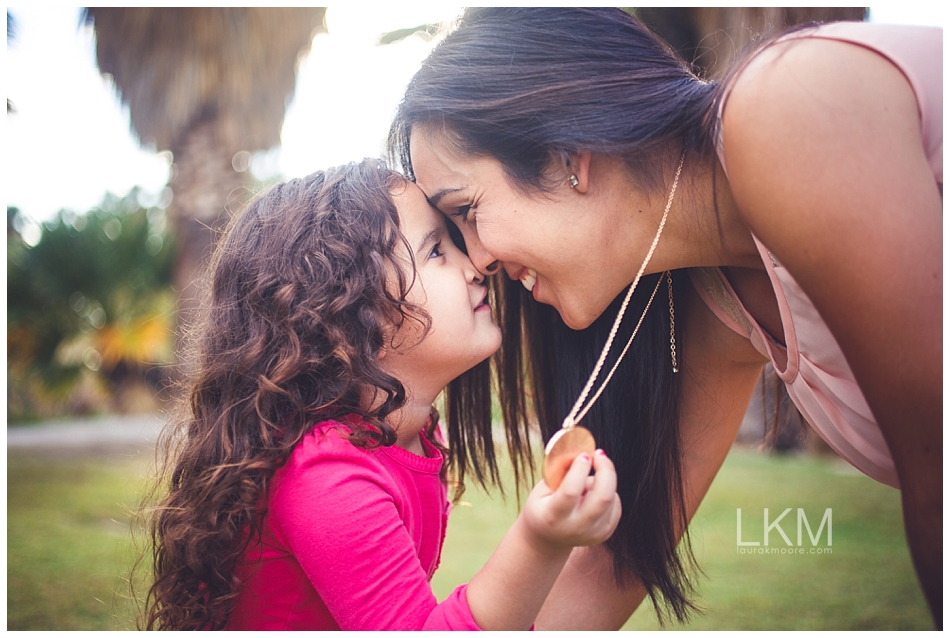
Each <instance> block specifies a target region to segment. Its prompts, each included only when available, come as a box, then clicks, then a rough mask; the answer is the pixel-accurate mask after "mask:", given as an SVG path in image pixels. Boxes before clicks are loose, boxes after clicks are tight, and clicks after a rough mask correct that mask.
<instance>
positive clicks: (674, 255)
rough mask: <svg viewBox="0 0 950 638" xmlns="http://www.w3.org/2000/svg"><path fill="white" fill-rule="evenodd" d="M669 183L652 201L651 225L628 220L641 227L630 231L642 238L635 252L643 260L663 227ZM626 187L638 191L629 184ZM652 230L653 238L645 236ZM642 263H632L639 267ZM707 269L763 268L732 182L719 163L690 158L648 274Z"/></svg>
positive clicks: (634, 219)
mask: <svg viewBox="0 0 950 638" xmlns="http://www.w3.org/2000/svg"><path fill="white" fill-rule="evenodd" d="M674 168H675V166H674ZM666 182H667V183H666V185H665V186H663V187H662V189H661V191H662V192H660V193H657V194H654V195H653V196H652V197H651V198H650V209H651V214H650V215H649V216H648V219H649V221H646V220H643V221H638V220H637V219H636V218H637V217H640V216H633V215H630V216H628V221H629V222H630V223H631V224H634V225H637V224H639V225H640V227H639V228H635V229H633V230H632V233H633V234H634V236H638V237H642V238H644V240H643V243H644V244H645V246H644V247H642V248H643V250H642V251H636V252H635V253H633V254H635V255H642V254H645V251H646V250H647V249H648V248H649V242H650V241H651V240H652V239H653V234H654V233H655V232H656V228H657V227H658V226H659V223H660V220H661V218H662V216H663V210H664V209H665V207H666V205H667V201H668V200H669V194H670V190H671V188H672V185H673V178H672V176H670V178H669V179H668V180H666ZM628 187H629V188H631V189H634V188H635V186H633V185H632V184H630V183H629V182H628ZM644 226H645V227H646V228H644ZM650 229H652V232H646V231H647V230H650ZM626 236H627V237H630V236H631V234H626ZM628 254H631V253H629V252H628ZM640 259H642V258H641V257H637V259H634V260H633V261H636V262H637V263H636V264H635V265H636V266H637V267H639V265H640V262H639V260H640ZM631 263H632V262H631ZM703 266H735V267H741V268H761V267H762V260H761V257H760V256H759V253H758V250H757V249H756V246H755V242H754V240H753V239H752V233H751V231H750V230H749V228H748V226H746V224H745V222H744V221H743V220H742V218H741V217H740V216H739V213H738V210H737V208H736V205H735V201H734V200H733V197H732V191H731V189H730V187H729V180H728V179H727V178H726V174H725V172H724V171H723V169H722V166H721V164H720V163H719V160H718V158H715V159H714V160H712V161H709V160H696V159H692V158H691V159H689V160H687V162H686V163H685V164H684V165H683V171H682V174H681V176H680V181H679V184H678V186H677V190H676V193H675V194H674V197H673V202H672V205H671V206H670V212H669V215H668V217H667V221H666V225H665V227H664V229H663V234H662V235H661V237H660V241H659V243H658V244H657V248H656V252H655V253H654V255H653V259H652V260H651V261H650V264H649V267H648V268H647V271H646V272H647V273H655V272H663V271H664V270H675V269H678V268H693V267H703Z"/></svg>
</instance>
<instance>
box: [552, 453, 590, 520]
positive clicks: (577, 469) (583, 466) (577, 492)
mask: <svg viewBox="0 0 950 638" xmlns="http://www.w3.org/2000/svg"><path fill="white" fill-rule="evenodd" d="M591 464H592V460H591V458H590V455H589V454H586V453H582V454H578V455H577V456H576V457H574V461H573V462H572V463H571V468H570V469H569V470H568V471H567V474H565V475H564V480H562V481H561V484H560V485H559V486H558V488H557V490H556V491H555V492H554V495H555V496H556V497H560V498H559V499H558V500H559V501H563V505H562V506H563V507H567V508H573V507H574V505H575V503H576V502H577V499H579V498H580V497H581V496H582V495H583V494H584V492H585V488H586V487H587V477H588V475H589V474H590V468H591Z"/></svg>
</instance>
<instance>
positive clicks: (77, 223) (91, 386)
mask: <svg viewBox="0 0 950 638" xmlns="http://www.w3.org/2000/svg"><path fill="white" fill-rule="evenodd" d="M23 226H24V224H23V220H22V219H21V218H20V214H19V211H18V210H17V209H16V208H8V209H7V419H8V421H22V420H29V419H35V418H43V417H49V416H54V415H57V414H60V413H71V414H83V413H90V412H97V411H102V410H111V411H115V412H129V411H141V410H145V409H154V408H155V407H156V406H155V404H154V402H153V401H152V397H154V396H155V395H156V393H157V392H156V390H157V389H158V387H159V386H160V383H161V380H162V378H163V376H164V373H163V366H167V364H169V363H171V360H172V339H171V335H172V328H173V323H172V322H173V318H174V298H173V295H172V292H171V287H170V284H171V272H172V262H173V259H174V255H175V250H174V246H173V241H172V238H171V236H170V234H169V233H168V231H167V225H166V217H165V211H164V209H162V208H161V207H159V206H151V207H149V208H146V207H144V206H143V205H142V202H140V192H139V191H138V189H133V190H132V191H131V192H130V193H129V194H128V195H126V196H125V197H122V198H119V197H116V196H114V195H107V196H106V198H105V199H104V200H103V202H102V204H101V205H100V206H99V207H98V208H96V209H94V210H92V211H89V212H88V213H85V214H81V215H77V214H76V213H73V212H71V211H60V212H59V213H58V214H57V215H56V216H55V217H54V218H53V219H52V220H50V221H48V222H46V223H45V224H44V227H43V231H42V234H41V235H40V237H39V241H38V242H37V243H35V244H34V245H31V244H30V243H28V242H27V241H25V240H24V237H23V235H22V234H21V232H20V230H21V229H22V228H23Z"/></svg>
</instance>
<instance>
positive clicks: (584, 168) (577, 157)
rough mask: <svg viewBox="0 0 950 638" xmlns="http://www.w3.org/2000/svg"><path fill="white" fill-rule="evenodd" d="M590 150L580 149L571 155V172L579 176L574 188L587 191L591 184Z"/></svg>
mask: <svg viewBox="0 0 950 638" xmlns="http://www.w3.org/2000/svg"><path fill="white" fill-rule="evenodd" d="M590 155H591V154H590V151H580V152H579V153H575V154H573V155H571V167H570V169H571V174H572V175H574V177H576V178H577V184H575V185H574V190H576V191H577V192H578V193H586V192H587V189H588V187H589V185H590Z"/></svg>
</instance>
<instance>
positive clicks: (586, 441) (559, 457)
mask: <svg viewBox="0 0 950 638" xmlns="http://www.w3.org/2000/svg"><path fill="white" fill-rule="evenodd" d="M596 450H597V443H596V442H595V441H594V435H593V434H591V433H590V430H588V429H587V428H583V427H580V426H574V427H572V428H564V429H562V430H560V431H558V432H557V433H556V434H555V435H554V436H552V437H551V440H550V441H548V444H547V446H545V448H544V466H543V468H542V470H541V473H542V475H543V476H544V482H545V483H547V484H548V487H550V488H551V489H552V490H556V489H557V488H558V486H559V485H560V484H561V481H562V480H564V475H565V474H567V471H568V470H569V469H571V463H573V462H574V458H575V457H576V456H577V455H578V454H581V453H582V452H587V454H589V455H593V454H594V452H595V451H596Z"/></svg>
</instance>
